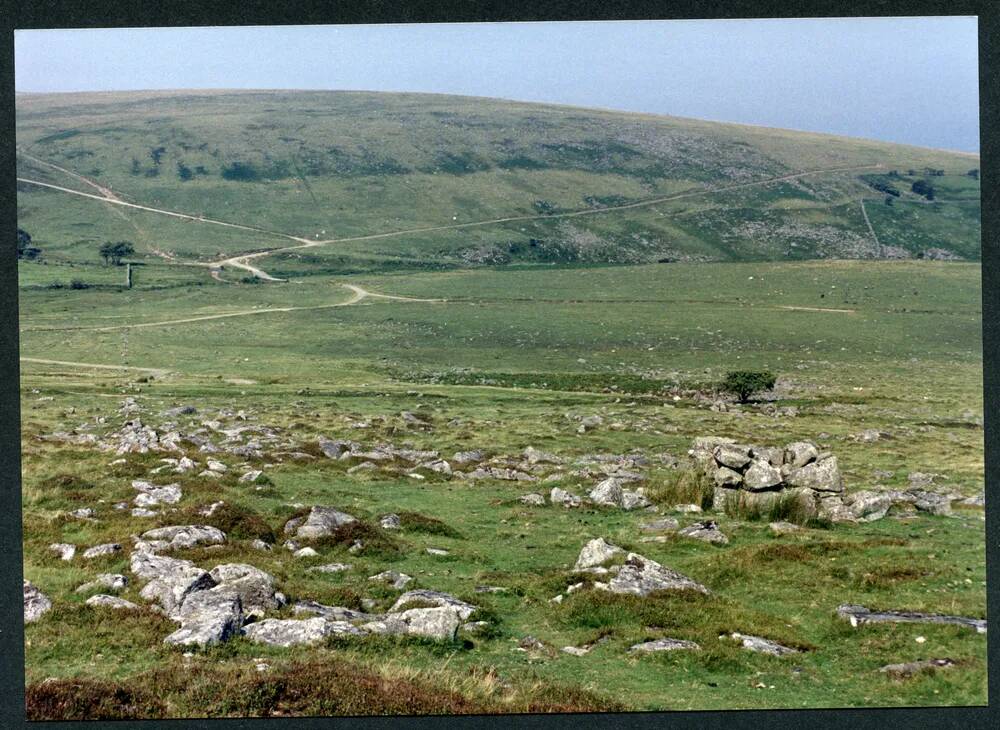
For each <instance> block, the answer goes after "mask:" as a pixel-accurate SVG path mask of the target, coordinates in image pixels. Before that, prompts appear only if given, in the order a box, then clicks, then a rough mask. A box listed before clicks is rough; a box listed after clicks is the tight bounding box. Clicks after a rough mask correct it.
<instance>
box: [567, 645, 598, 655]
mask: <svg viewBox="0 0 1000 730" xmlns="http://www.w3.org/2000/svg"><path fill="white" fill-rule="evenodd" d="M590 649H591V647H589V646H588V647H582V646H564V647H563V648H562V649H560V651H561V652H563V653H564V654H570V655H572V656H586V655H587V654H589V653H590Z"/></svg>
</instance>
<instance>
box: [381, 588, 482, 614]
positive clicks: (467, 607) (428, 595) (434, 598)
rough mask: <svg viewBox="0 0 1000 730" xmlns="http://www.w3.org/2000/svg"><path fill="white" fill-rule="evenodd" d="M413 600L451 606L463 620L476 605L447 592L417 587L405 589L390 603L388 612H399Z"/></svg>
mask: <svg viewBox="0 0 1000 730" xmlns="http://www.w3.org/2000/svg"><path fill="white" fill-rule="evenodd" d="M415 601H419V602H421V603H430V604H433V605H434V606H436V607H438V608H452V609H454V610H455V611H456V612H457V613H458V615H459V617H460V618H461V619H462V620H463V621H465V620H467V619H468V618H469V616H471V615H472V613H473V612H474V611H475V610H476V607H475V606H473V605H472V604H470V603H466V602H465V601H461V600H459V599H458V598H455V596H453V595H451V594H449V593H442V592H440V591H430V590H425V589H417V590H413V591H407V592H406V593H404V594H403V595H401V596H400V597H399V598H398V599H396V602H395V603H394V604H392V608H390V609H389V613H399V612H401V611H404V610H406V605H407V604H408V603H413V602H415Z"/></svg>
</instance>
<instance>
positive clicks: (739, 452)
mask: <svg viewBox="0 0 1000 730" xmlns="http://www.w3.org/2000/svg"><path fill="white" fill-rule="evenodd" d="M712 456H714V457H715V460H716V461H717V462H718V463H719V464H721V465H722V466H726V467H729V468H730V469H734V470H737V471H738V470H740V469H742V468H743V467H745V466H746V465H747V464H749V463H750V447H749V446H743V445H739V444H719V445H718V446H716V447H715V448H714V449H713V450H712Z"/></svg>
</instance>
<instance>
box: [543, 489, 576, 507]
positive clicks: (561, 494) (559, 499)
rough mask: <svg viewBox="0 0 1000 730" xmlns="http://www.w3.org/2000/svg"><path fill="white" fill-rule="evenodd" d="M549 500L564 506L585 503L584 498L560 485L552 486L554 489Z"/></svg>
mask: <svg viewBox="0 0 1000 730" xmlns="http://www.w3.org/2000/svg"><path fill="white" fill-rule="evenodd" d="M549 501H550V502H552V504H561V505H562V506H563V507H579V506H580V505H581V504H583V500H582V499H581V498H580V497H579V496H577V495H575V494H570V493H569V492H567V491H566V490H564V489H560V488H559V487H552V491H551V492H549Z"/></svg>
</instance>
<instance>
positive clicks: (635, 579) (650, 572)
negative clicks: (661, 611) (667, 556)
mask: <svg viewBox="0 0 1000 730" xmlns="http://www.w3.org/2000/svg"><path fill="white" fill-rule="evenodd" d="M607 590H609V591H611V592H612V593H631V594H633V595H637V596H648V595H649V594H650V593H653V592H654V591H676V590H692V591H698V592H700V593H708V592H709V590H708V589H707V588H706V587H705V586H703V585H701V584H700V583H696V582H695V581H693V580H691V579H690V578H688V577H687V576H686V575H682V574H681V573H678V572H676V571H674V570H671V569H670V568H666V567H664V566H662V565H660V564H659V563H657V562H656V561H655V560H650V559H649V558H645V557H643V556H642V555H638V554H636V553H629V554H628V555H627V556H626V558H625V565H624V566H623V567H622V569H621V570H620V571H618V574H617V575H615V576H614V577H613V578H612V579H611V581H610V582H609V583H608V584H607Z"/></svg>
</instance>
